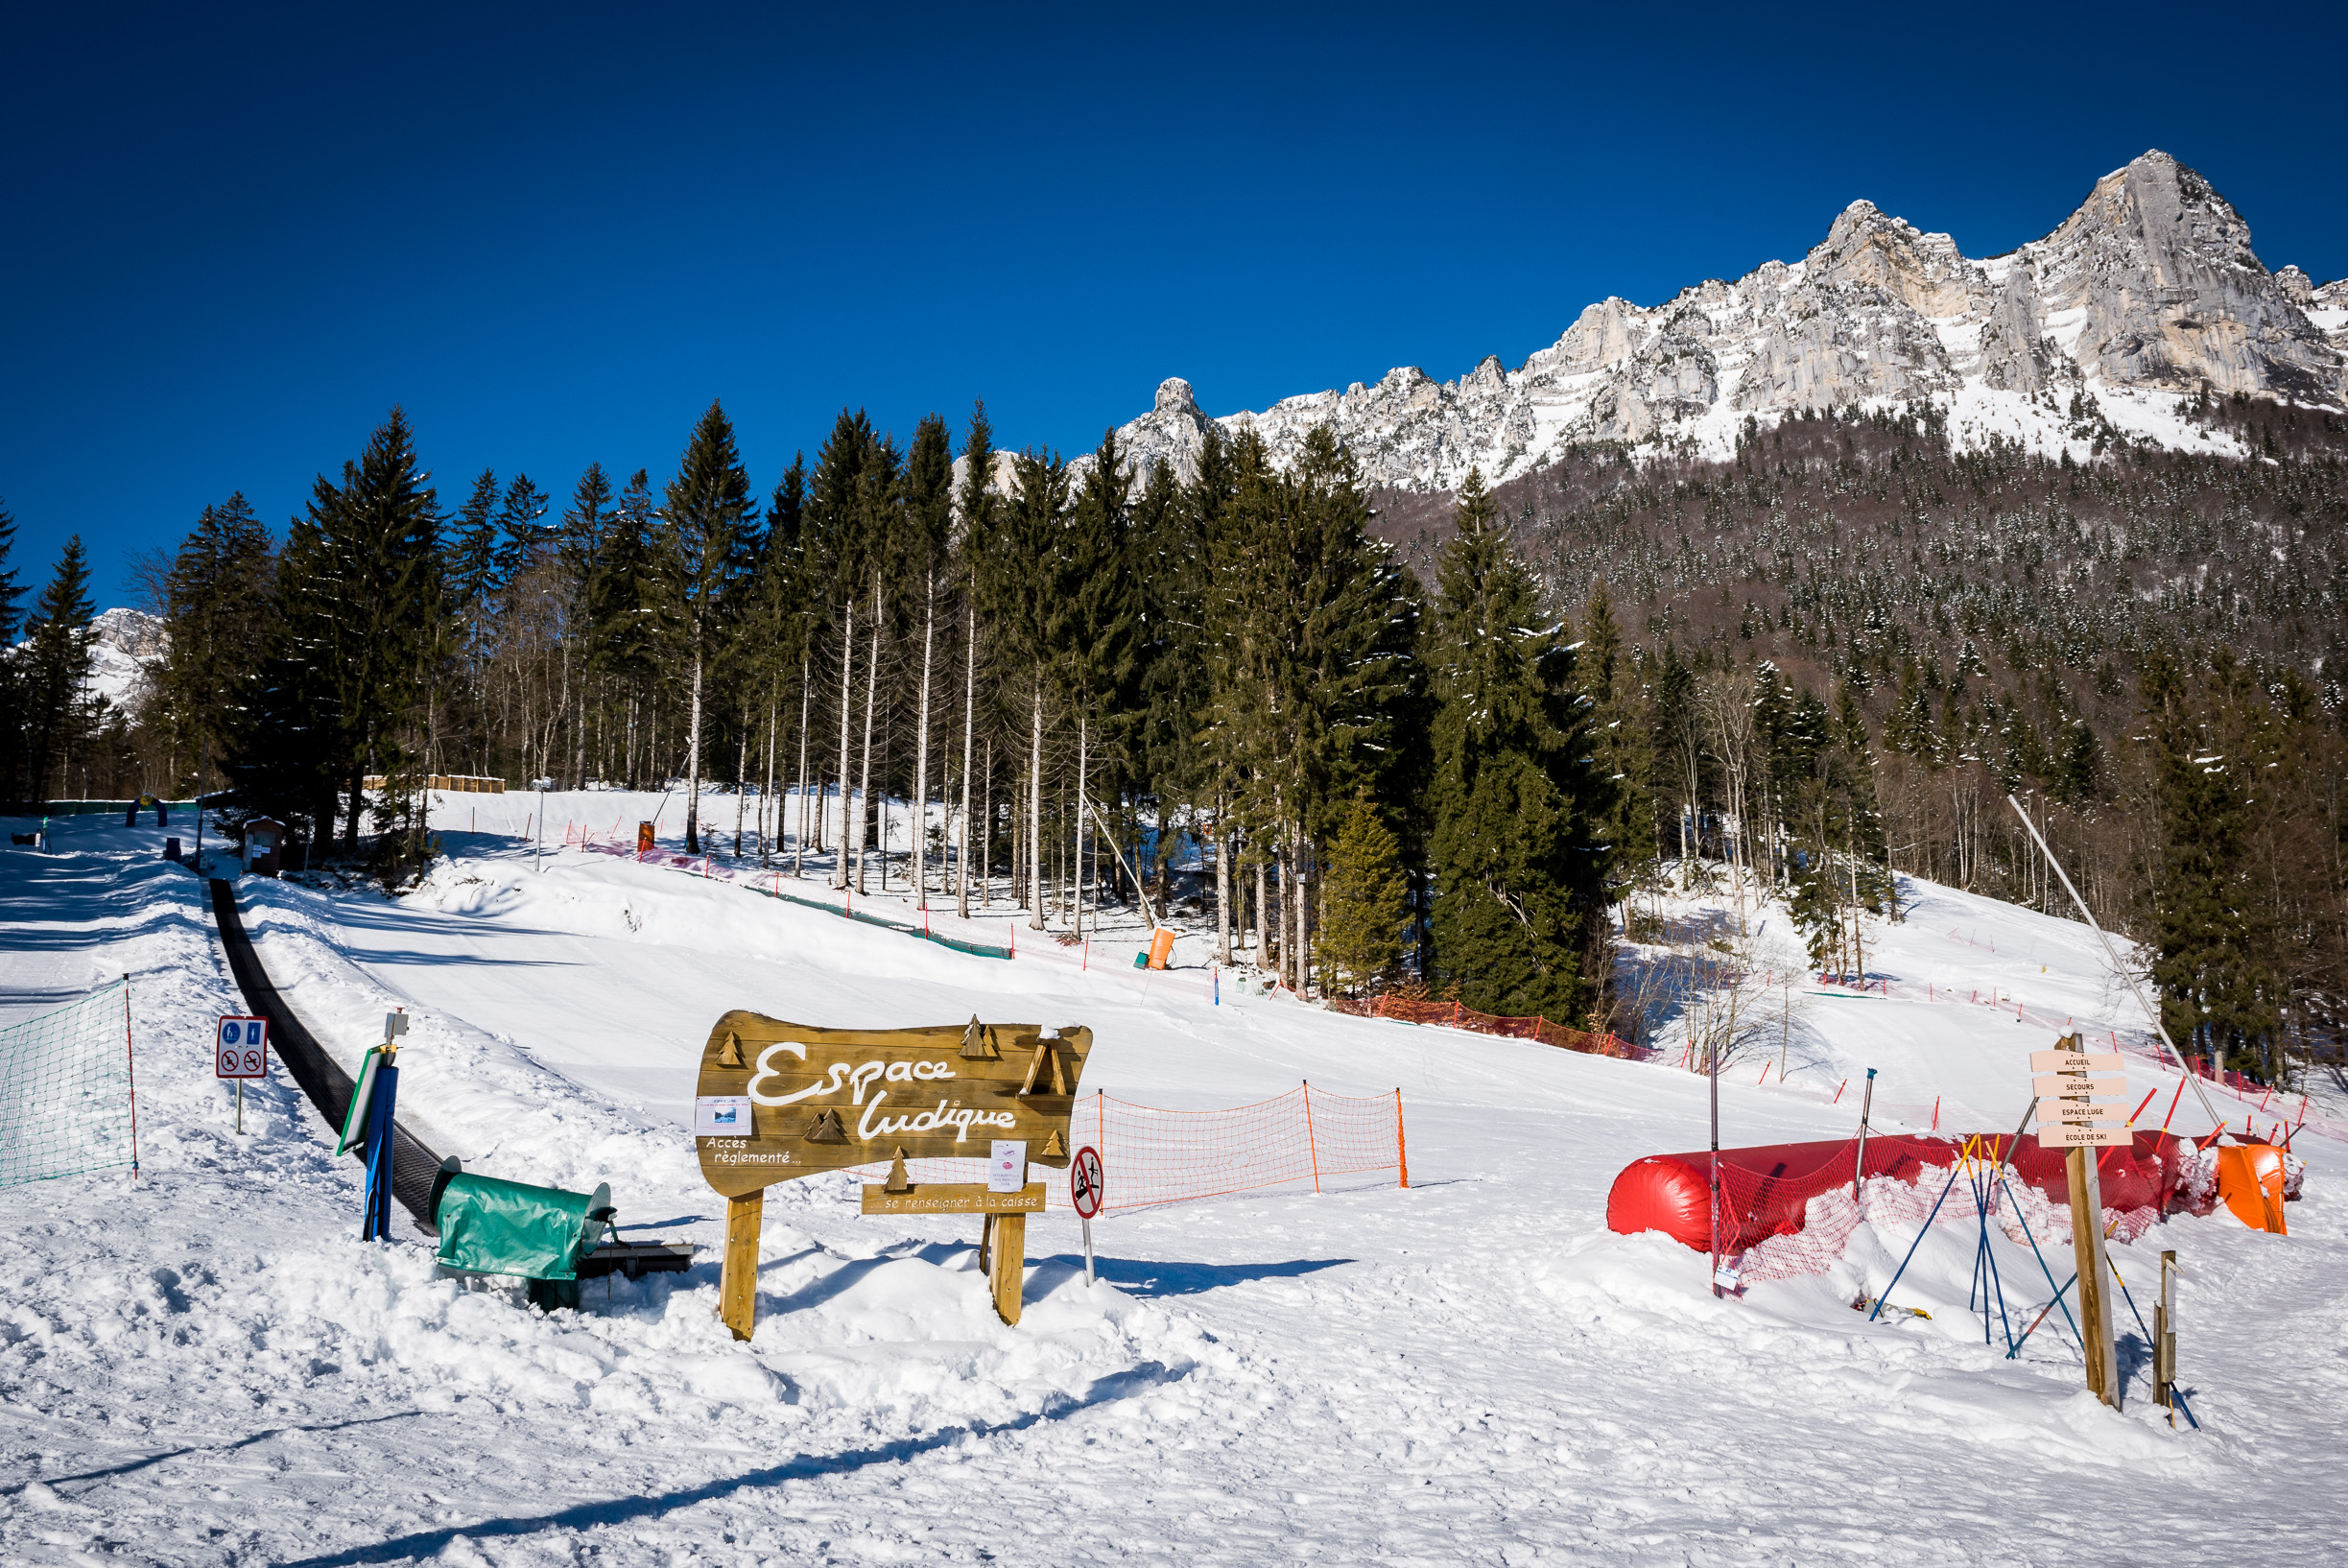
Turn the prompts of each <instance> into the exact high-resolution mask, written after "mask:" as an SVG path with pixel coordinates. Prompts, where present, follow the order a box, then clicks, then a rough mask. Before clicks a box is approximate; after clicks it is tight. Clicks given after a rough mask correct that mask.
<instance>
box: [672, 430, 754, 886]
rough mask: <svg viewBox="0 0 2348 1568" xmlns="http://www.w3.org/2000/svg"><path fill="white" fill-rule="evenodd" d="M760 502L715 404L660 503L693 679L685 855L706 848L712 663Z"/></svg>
mask: <svg viewBox="0 0 2348 1568" xmlns="http://www.w3.org/2000/svg"><path fill="white" fill-rule="evenodd" d="M754 506H755V503H754V502H753V501H752V500H751V496H750V478H749V474H748V472H747V470H745V469H744V467H743V465H742V458H741V455H740V453H739V452H738V451H737V450H736V449H735V445H734V427H733V423H732V421H731V420H729V419H727V418H726V416H725V410H724V409H723V407H721V406H720V405H719V404H717V403H715V402H712V403H711V404H710V405H709V407H708V409H707V410H706V411H705V412H703V414H702V415H701V417H700V420H699V421H698V422H696V423H695V425H694V427H693V436H692V439H691V440H688V441H687V442H686V443H685V451H684V455H683V457H681V458H680V459H678V461H677V464H676V478H675V479H672V480H670V481H669V485H668V488H667V491H666V492H665V495H664V498H663V502H662V506H661V512H660V518H661V534H662V537H663V540H664V542H665V544H666V546H667V554H668V557H669V560H670V563H671V565H672V568H673V572H674V575H673V576H672V577H671V578H670V579H669V581H668V584H667V586H668V592H669V595H670V602H669V606H668V610H669V615H668V620H669V623H670V625H671V626H672V628H673V629H674V630H675V635H676V643H675V649H674V651H675V653H676V656H677V658H678V661H679V665H680V667H681V668H682V670H683V671H684V672H685V677H686V679H687V681H688V682H689V684H688V686H687V702H688V707H687V714H688V717H687V721H686V731H685V736H686V739H685V853H687V854H689V855H698V854H700V851H701V841H700V807H701V744H702V733H701V731H702V717H703V709H704V707H705V705H706V704H705V698H706V693H705V691H704V687H705V685H706V683H707V678H708V674H709V667H710V664H711V661H712V660H713V659H715V658H716V657H717V656H718V653H719V651H720V649H721V648H722V647H723V639H724V635H725V631H726V618H727V616H728V615H729V614H730V613H731V612H732V611H733V610H734V609H735V608H736V607H737V606H736V605H735V603H734V602H733V598H732V594H733V590H734V588H735V586H736V584H737V582H739V580H740V579H741V577H742V575H743V572H744V569H745V566H746V565H747V558H746V555H747V549H748V547H749V545H750V544H751V542H752V541H751V540H750V538H749V536H748V535H749V530H750V523H751V517H752V511H753V508H754Z"/></svg>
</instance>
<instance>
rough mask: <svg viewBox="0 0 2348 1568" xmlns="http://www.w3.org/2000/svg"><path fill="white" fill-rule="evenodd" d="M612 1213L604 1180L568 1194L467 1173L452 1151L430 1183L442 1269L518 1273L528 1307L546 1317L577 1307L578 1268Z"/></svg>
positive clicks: (607, 1224)
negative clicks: (592, 1187) (527, 1293)
mask: <svg viewBox="0 0 2348 1568" xmlns="http://www.w3.org/2000/svg"><path fill="white" fill-rule="evenodd" d="M613 1212H614V1211H613V1209H612V1206H611V1185H610V1183H609V1182H603V1183H599V1184H598V1185H597V1187H596V1189H595V1191H594V1192H592V1193H572V1192H564V1191H562V1190H561V1189H560V1188H558V1187H534V1186H531V1185H530V1184H528V1183H527V1182H521V1181H504V1180H500V1179H499V1178H498V1177H496V1176H467V1175H466V1174H465V1173H464V1170H463V1167H462V1165H461V1164H460V1162H459V1161H458V1160H457V1158H456V1156H455V1155H453V1154H452V1155H451V1156H449V1157H448V1158H447V1159H445V1160H442V1161H441V1162H440V1172H439V1175H438V1176H435V1177H434V1178H433V1182H432V1218H433V1224H434V1225H435V1226H437V1227H438V1228H439V1232H440V1251H439V1263H440V1266H441V1267H442V1268H445V1269H454V1270H457V1271H460V1272H462V1273H468V1274H515V1275H519V1276H520V1277H521V1278H523V1279H527V1280H529V1281H530V1300H531V1304H532V1305H534V1306H535V1307H537V1308H539V1309H540V1310H542V1311H545V1312H553V1311H555V1310H556V1309H557V1308H558V1307H573V1308H576V1307H577V1306H578V1305H579V1272H580V1265H581V1263H582V1262H584V1261H585V1259H586V1257H587V1255H588V1254H589V1253H591V1252H593V1251H594V1250H595V1249H596V1247H597V1246H598V1245H599V1244H601V1242H602V1241H603V1239H604V1237H605V1233H606V1231H607V1230H608V1228H609V1226H610V1224H611V1220H612V1215H613Z"/></svg>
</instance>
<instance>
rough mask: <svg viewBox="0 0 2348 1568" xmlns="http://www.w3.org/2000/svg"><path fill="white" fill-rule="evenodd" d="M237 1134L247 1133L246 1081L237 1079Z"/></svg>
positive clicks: (240, 1135)
mask: <svg viewBox="0 0 2348 1568" xmlns="http://www.w3.org/2000/svg"><path fill="white" fill-rule="evenodd" d="M236 1135H237V1136H238V1137H240V1138H241V1137H243V1136H244V1135H245V1081H244V1080H243V1079H241V1078H240V1079H238V1080H237V1081H236Z"/></svg>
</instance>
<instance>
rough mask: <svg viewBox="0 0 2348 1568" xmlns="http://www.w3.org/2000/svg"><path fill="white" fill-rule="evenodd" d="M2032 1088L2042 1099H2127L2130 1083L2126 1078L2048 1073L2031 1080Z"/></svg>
mask: <svg viewBox="0 0 2348 1568" xmlns="http://www.w3.org/2000/svg"><path fill="white" fill-rule="evenodd" d="M2030 1088H2031V1089H2032V1091H2033V1092H2035V1093H2036V1094H2038V1095H2039V1096H2040V1097H2041V1098H2051V1097H2052V1096H2056V1095H2061V1096H2063V1097H2065V1098H2075V1097H2076V1096H2079V1095H2117V1096H2121V1097H2123V1098H2124V1097H2125V1096H2126V1094H2127V1092H2128V1081H2127V1079H2126V1078H2125V1077H2108V1078H2082V1077H2080V1076H2078V1075H2076V1074H2074V1073H2048V1074H2045V1075H2044V1076H2042V1077H2038V1078H2033V1079H2031V1080H2030Z"/></svg>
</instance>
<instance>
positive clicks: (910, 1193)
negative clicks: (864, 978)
mask: <svg viewBox="0 0 2348 1568" xmlns="http://www.w3.org/2000/svg"><path fill="white" fill-rule="evenodd" d="M1092 1043H1093V1035H1092V1031H1091V1030H1089V1029H1081V1028H1073V1027H1072V1028H1063V1029H1057V1030H1053V1029H1046V1028H1044V1027H1043V1026H1041V1025H1039V1024H982V1023H980V1022H979V1021H978V1019H977V1018H975V1017H974V1018H972V1019H971V1020H970V1022H969V1023H967V1024H944V1025H940V1026H937V1027H936V1028H929V1029H882V1030H855V1029H813V1028H810V1027H808V1026H806V1025H804V1024H788V1023H784V1022H782V1021H781V1020H780V1019H775V1018H768V1017H765V1016H762V1015H761V1014H759V1013H755V1012H747V1011H739V1010H738V1011H734V1012H729V1013H727V1014H726V1015H725V1016H724V1017H723V1018H720V1019H719V1020H718V1021H717V1024H716V1026H715V1027H713V1028H712V1029H711V1030H710V1032H709V1041H708V1043H707V1044H706V1045H705V1046H703V1047H702V1049H701V1072H700V1083H699V1085H698V1087H697V1089H696V1092H695V1103H694V1133H695V1139H694V1142H695V1145H696V1148H697V1150H698V1152H699V1153H700V1163H701V1176H702V1178H703V1179H704V1180H706V1181H707V1182H708V1183H709V1185H710V1186H711V1187H712V1188H713V1189H715V1190H716V1191H717V1192H719V1193H722V1194H723V1195H724V1198H725V1200H726V1208H725V1261H724V1267H723V1275H722V1278H721V1282H720V1285H719V1291H718V1303H719V1305H718V1312H719V1316H720V1317H721V1318H723V1319H724V1321H725V1324H726V1326H727V1327H728V1328H730V1329H731V1330H733V1334H734V1338H736V1339H737V1340H747V1339H748V1338H749V1337H750V1331H751V1329H752V1328H753V1327H754V1326H755V1324H756V1320H757V1310H758V1294H757V1276H758V1230H759V1222H760V1220H761V1219H762V1218H763V1215H764V1210H765V1196H764V1195H765V1193H766V1189H767V1188H769V1187H771V1186H772V1185H773V1184H774V1183H775V1182H778V1181H792V1180H795V1179H797V1178H798V1177H800V1176H815V1175H818V1173H820V1172H824V1171H838V1170H844V1169H846V1168H847V1167H849V1166H855V1165H869V1164H874V1163H877V1162H878V1161H881V1160H889V1162H890V1169H889V1180H888V1182H887V1183H886V1184H885V1185H882V1186H879V1187H870V1186H868V1187H866V1189H865V1193H864V1212H865V1213H866V1214H984V1215H986V1216H987V1217H988V1220H989V1236H988V1240H989V1241H990V1242H991V1243H992V1244H993V1245H992V1247H990V1249H989V1256H990V1258H991V1260H992V1267H991V1268H990V1270H989V1273H990V1276H991V1286H992V1294H993V1296H994V1302H995V1311H996V1312H997V1313H998V1314H999V1315H1000V1316H1001V1317H1002V1319H1003V1320H1004V1321H1005V1322H1006V1323H1016V1322H1017V1321H1018V1320H1019V1291H1020V1284H1021V1280H1022V1277H1023V1273H1024V1270H1025V1267H1026V1261H1027V1260H1026V1255H1025V1253H1026V1243H1027V1217H1028V1215H1030V1214H1032V1213H1035V1212H1038V1211H1040V1210H1041V1209H1042V1208H1043V1206H1044V1188H1043V1183H1042V1182H1040V1181H1036V1182H1025V1183H1023V1184H1022V1185H1021V1186H1020V1187H1019V1188H1018V1189H1017V1190H1014V1191H1009V1192H1001V1191H990V1190H989V1189H988V1187H987V1185H986V1184H984V1183H965V1182H954V1183H938V1182H928V1183H923V1184H920V1185H915V1184H914V1183H913V1182H910V1181H908V1180H907V1179H906V1177H905V1161H906V1160H908V1159H952V1158H965V1159H984V1158H986V1157H987V1156H988V1155H989V1153H990V1152H992V1151H993V1148H994V1145H995V1144H996V1143H997V1142H1003V1141H1009V1142H1013V1143H1023V1144H1024V1145H1025V1152H1024V1157H1025V1159H1026V1160H1028V1161H1032V1162H1033V1163H1035V1164H1039V1165H1049V1166H1058V1167H1065V1166H1066V1165H1067V1163H1068V1156H1069V1148H1068V1117H1069V1113H1070V1111H1071V1110H1073V1109H1074V1108H1075V1105H1076V1093H1077V1081H1078V1079H1079V1077H1080V1076H1081V1075H1082V1073H1083V1071H1084V1058H1085V1057H1087V1056H1089V1055H1090V1054H1091V1052H1092Z"/></svg>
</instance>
